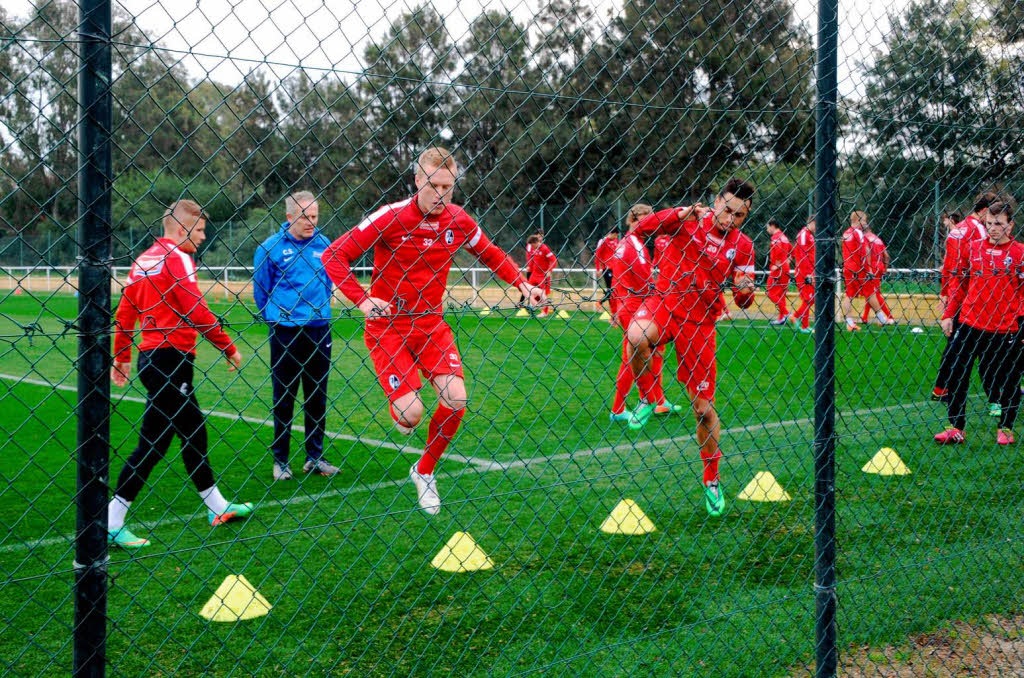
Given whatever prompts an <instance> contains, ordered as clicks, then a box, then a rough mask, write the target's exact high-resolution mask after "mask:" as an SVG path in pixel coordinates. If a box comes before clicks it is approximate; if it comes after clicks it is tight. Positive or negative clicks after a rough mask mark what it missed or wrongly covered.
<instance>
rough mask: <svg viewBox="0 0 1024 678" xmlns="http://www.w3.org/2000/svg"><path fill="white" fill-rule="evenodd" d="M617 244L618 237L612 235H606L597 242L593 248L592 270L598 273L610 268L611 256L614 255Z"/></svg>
mask: <svg viewBox="0 0 1024 678" xmlns="http://www.w3.org/2000/svg"><path fill="white" fill-rule="evenodd" d="M618 246H619V239H618V238H617V237H616V236H614V235H606V236H605V237H603V238H601V240H599V241H598V243H597V248H596V249H595V250H594V270H595V271H597V274H598V275H601V274H602V273H604V272H605V271H606V270H607V269H609V268H611V267H612V266H611V261H612V257H613V256H615V249H616V248H617V247H618Z"/></svg>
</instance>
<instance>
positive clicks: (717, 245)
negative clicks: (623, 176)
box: [627, 178, 754, 516]
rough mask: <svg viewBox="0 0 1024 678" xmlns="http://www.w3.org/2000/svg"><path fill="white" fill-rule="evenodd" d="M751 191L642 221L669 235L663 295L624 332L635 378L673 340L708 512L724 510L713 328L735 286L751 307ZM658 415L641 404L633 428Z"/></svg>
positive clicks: (734, 191)
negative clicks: (746, 227)
mask: <svg viewBox="0 0 1024 678" xmlns="http://www.w3.org/2000/svg"><path fill="white" fill-rule="evenodd" d="M753 197H754V187H753V186H752V185H751V184H749V183H748V182H746V181H743V180H741V179H735V178H733V179H730V180H729V181H728V182H726V184H725V185H724V186H723V187H722V189H721V191H720V192H719V194H718V196H717V197H716V198H715V202H714V206H713V207H712V208H711V209H707V208H705V207H704V206H703V205H700V204H696V205H693V206H690V207H679V208H672V209H666V210H660V211H658V212H655V213H653V214H650V215H648V216H647V217H645V218H644V219H642V220H641V221H640V224H639V225H638V226H637V229H636V233H637V235H638V236H640V237H648V236H651V235H656V234H667V235H671V236H672V241H671V242H670V243H669V246H668V248H667V249H666V250H665V254H664V256H663V257H662V270H661V272H660V273H659V275H658V282H657V292H658V294H656V295H653V296H651V297H648V298H647V299H646V300H645V301H644V303H643V305H642V306H641V307H640V309H639V310H637V312H636V313H635V314H634V316H633V321H632V322H631V323H630V325H629V328H628V330H627V336H628V338H629V344H630V351H631V356H630V359H631V363H632V365H633V375H634V377H636V378H639V377H642V376H643V375H644V373H645V372H646V371H647V370H648V369H650V367H651V365H652V357H653V353H654V348H655V347H656V346H660V345H662V344H666V343H668V342H670V341H673V340H675V344H676V361H677V363H678V369H677V370H676V378H677V379H678V380H679V381H680V382H681V383H683V384H684V385H685V386H686V390H687V392H688V393H689V395H690V398H691V405H692V408H693V413H694V416H695V418H696V421H697V443H698V444H699V445H700V456H701V459H702V460H703V463H704V474H703V486H704V504H705V508H706V509H707V511H708V513H709V514H710V515H712V516H719V515H721V514H722V512H723V511H724V510H725V495H724V494H723V492H722V490H721V487H720V481H719V475H718V460H719V459H720V458H721V456H722V452H721V450H720V449H719V437H720V434H721V423H720V422H719V419H718V413H717V412H716V411H715V406H714V401H715V387H716V369H717V368H716V364H715V360H716V359H715V321H716V320H717V319H718V316H719V315H720V314H721V312H722V310H723V307H724V305H725V304H724V299H723V296H722V289H723V287H725V286H727V285H728V284H729V283H730V282H731V283H733V285H734V291H733V300H734V301H735V302H736V305H737V306H739V307H740V308H748V307H749V306H750V305H751V303H753V301H754V245H753V242H751V240H750V238H749V237H747V236H746V235H744V234H743V233H741V232H740V231H739V227H740V226H741V225H742V224H743V221H744V220H745V219H746V218H747V215H748V214H749V213H750V205H751V203H752V201H753ZM653 412H654V407H653V406H652V405H644V406H641V407H639V408H637V410H636V411H635V412H634V413H633V419H632V420H630V428H633V429H639V428H641V427H643V425H644V424H645V423H646V422H647V421H648V420H649V419H650V417H651V415H652V414H653Z"/></svg>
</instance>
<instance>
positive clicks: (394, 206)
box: [356, 196, 415, 231]
mask: <svg viewBox="0 0 1024 678" xmlns="http://www.w3.org/2000/svg"><path fill="white" fill-rule="evenodd" d="M414 197H415V196H414ZM411 202H412V198H406V199H405V200H401V201H399V202H393V203H391V204H390V205H384V207H381V208H379V209H377V210H375V211H374V212H372V213H371V214H370V215H369V216H368V217H366V218H365V219H363V220H362V221H360V222H359V223H358V224H356V228H358V229H359V230H360V231H365V230H366V229H367V227H369V225H370V224H372V223H373V222H374V221H376V220H377V219H380V218H381V217H382V216H384V215H385V214H386V213H387V212H388V211H389V210H400V209H402V208H403V207H405V206H406V205H408V204H409V203H411Z"/></svg>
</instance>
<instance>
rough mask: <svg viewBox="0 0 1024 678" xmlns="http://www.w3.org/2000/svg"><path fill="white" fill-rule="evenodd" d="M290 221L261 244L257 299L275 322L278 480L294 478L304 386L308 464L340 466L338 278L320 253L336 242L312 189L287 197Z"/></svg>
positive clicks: (318, 469)
mask: <svg viewBox="0 0 1024 678" xmlns="http://www.w3.org/2000/svg"><path fill="white" fill-rule="evenodd" d="M285 217H286V218H287V221H286V222H285V223H284V224H282V225H281V230H280V231H278V232H277V233H275V234H274V235H272V236H270V237H269V238H267V239H266V240H265V241H264V242H263V244H261V245H260V246H259V248H258V249H257V250H256V257H255V261H254V262H253V266H254V268H255V271H254V273H253V297H254V298H255V300H256V307H257V308H258V309H259V312H260V315H261V316H263V319H264V320H265V321H266V322H267V325H268V326H269V327H270V378H271V382H272V383H273V388H274V442H273V443H272V445H271V451H272V452H273V454H274V471H273V473H274V480H291V478H292V471H291V468H289V466H288V453H289V447H290V443H291V428H292V415H293V413H294V410H295V398H296V396H297V395H298V392H299V385H300V384H301V385H302V390H303V392H304V394H305V397H306V403H305V408H304V409H305V414H306V421H305V424H306V463H305V464H304V465H303V467H302V470H303V471H305V472H306V473H315V474H317V475H322V476H333V475H335V474H336V473H337V472H338V468H337V467H336V466H332V465H331V464H329V463H327V461H326V460H324V429H325V418H326V416H327V377H328V374H329V372H330V368H331V292H332V290H331V280H330V278H328V277H327V272H326V271H325V270H324V266H323V263H322V262H321V261H320V255H321V254H323V252H324V250H325V249H327V247H328V245H330V244H331V242H330V240H328V239H327V238H326V237H324V236H323V235H322V234H321V233H320V232H319V231H318V230H317V229H316V225H317V220H318V218H319V205H318V204H317V201H316V197H315V196H314V195H313V194H312V193H310V192H308V191H301V192H299V193H293V194H291V195H289V196H288V197H287V198H285Z"/></svg>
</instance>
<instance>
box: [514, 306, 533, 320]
mask: <svg viewBox="0 0 1024 678" xmlns="http://www.w3.org/2000/svg"><path fill="white" fill-rule="evenodd" d="M529 315H530V312H529V311H527V310H526V309H525V308H521V309H519V310H518V311H516V317H517V318H526V317H528V316H529Z"/></svg>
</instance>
